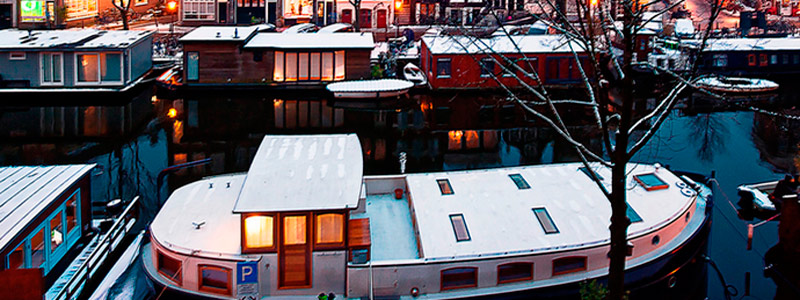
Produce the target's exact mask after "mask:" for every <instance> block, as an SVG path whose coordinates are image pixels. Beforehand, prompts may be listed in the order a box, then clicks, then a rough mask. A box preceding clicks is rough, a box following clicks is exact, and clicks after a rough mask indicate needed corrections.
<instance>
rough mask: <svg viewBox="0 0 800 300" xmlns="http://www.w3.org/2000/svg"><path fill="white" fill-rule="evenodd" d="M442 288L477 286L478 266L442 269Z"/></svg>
mask: <svg viewBox="0 0 800 300" xmlns="http://www.w3.org/2000/svg"><path fill="white" fill-rule="evenodd" d="M441 277H442V286H441V289H442V290H452V289H463V288H469V287H476V286H478V268H474V267H467V268H454V269H448V270H442V273H441Z"/></svg>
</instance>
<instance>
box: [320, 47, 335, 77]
mask: <svg viewBox="0 0 800 300" xmlns="http://www.w3.org/2000/svg"><path fill="white" fill-rule="evenodd" d="M332 80H333V53H331V52H324V53H322V81H332Z"/></svg>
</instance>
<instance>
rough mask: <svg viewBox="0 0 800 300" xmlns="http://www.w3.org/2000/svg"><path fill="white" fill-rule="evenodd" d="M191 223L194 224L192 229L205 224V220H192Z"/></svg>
mask: <svg viewBox="0 0 800 300" xmlns="http://www.w3.org/2000/svg"><path fill="white" fill-rule="evenodd" d="M192 225H193V226H194V229H200V227H202V226H203V225H206V221H201V222H192Z"/></svg>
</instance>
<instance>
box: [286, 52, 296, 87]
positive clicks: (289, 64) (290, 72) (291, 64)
mask: <svg viewBox="0 0 800 300" xmlns="http://www.w3.org/2000/svg"><path fill="white" fill-rule="evenodd" d="M286 81H297V53H286Z"/></svg>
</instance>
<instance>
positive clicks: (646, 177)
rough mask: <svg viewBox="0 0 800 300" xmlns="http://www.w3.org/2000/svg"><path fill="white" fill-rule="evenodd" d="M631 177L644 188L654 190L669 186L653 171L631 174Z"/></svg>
mask: <svg viewBox="0 0 800 300" xmlns="http://www.w3.org/2000/svg"><path fill="white" fill-rule="evenodd" d="M633 179H634V180H636V182H638V183H639V184H641V185H642V187H644V189H645V190H648V191H655V190H662V189H666V188H669V185H668V184H667V183H666V182H664V181H663V180H661V178H658V176H656V174H655V173H648V174H639V175H633Z"/></svg>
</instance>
